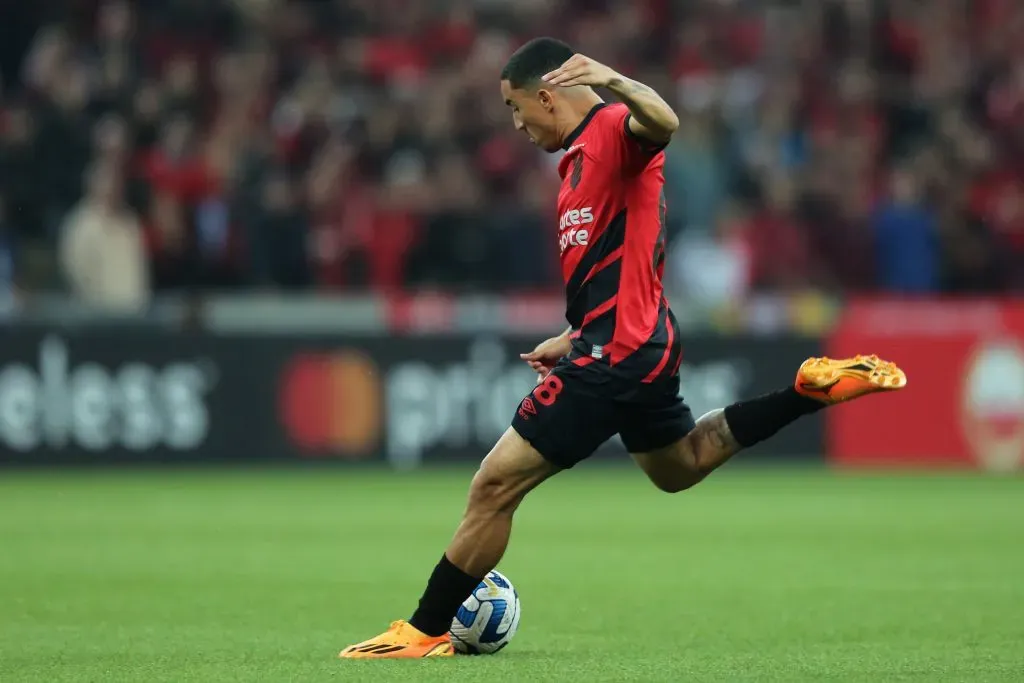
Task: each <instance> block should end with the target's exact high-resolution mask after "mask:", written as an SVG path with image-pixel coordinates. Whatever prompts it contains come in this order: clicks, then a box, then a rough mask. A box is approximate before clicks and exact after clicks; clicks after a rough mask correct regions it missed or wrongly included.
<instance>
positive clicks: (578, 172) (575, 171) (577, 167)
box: [569, 152, 583, 190]
mask: <svg viewBox="0 0 1024 683" xmlns="http://www.w3.org/2000/svg"><path fill="white" fill-rule="evenodd" d="M582 177H583V154H582V152H581V153H580V154H577V155H576V158H575V159H573V162H572V175H571V176H569V187H571V188H572V189H574V190H575V189H576V186H577V185H579V184H580V178H582Z"/></svg>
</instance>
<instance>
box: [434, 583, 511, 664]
mask: <svg viewBox="0 0 1024 683" xmlns="http://www.w3.org/2000/svg"><path fill="white" fill-rule="evenodd" d="M519 612H520V610H519V594H518V593H516V589H515V587H514V586H513V585H512V582H511V581H509V580H508V579H507V578H506V577H505V576H504V575H503V574H501V573H499V572H496V571H492V572H490V573H489V574H487V576H485V577H484V578H483V579H482V580H481V581H480V583H479V584H477V587H476V588H475V589H473V592H472V594H470V596H469V597H468V598H466V601H465V602H463V603H462V607H460V608H459V611H458V613H457V614H456V615H455V618H454V619H452V630H451V636H452V645H454V646H455V650H456V652H460V653H462V654H466V655H482V654H493V653H495V652H497V651H498V650H500V649H501V648H503V647H505V646H506V645H508V643H509V641H510V640H512V636H514V635H515V634H516V629H518V628H519Z"/></svg>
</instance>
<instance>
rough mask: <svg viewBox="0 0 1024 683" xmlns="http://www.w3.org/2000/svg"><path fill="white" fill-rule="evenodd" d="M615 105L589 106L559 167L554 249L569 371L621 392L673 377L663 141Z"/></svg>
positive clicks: (675, 340) (676, 357)
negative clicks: (567, 328)
mask: <svg viewBox="0 0 1024 683" xmlns="http://www.w3.org/2000/svg"><path fill="white" fill-rule="evenodd" d="M629 118H630V114H629V110H628V109H627V108H626V106H625V105H623V104H604V103H602V104H598V105H597V106H595V107H594V108H593V109H592V110H591V111H590V112H589V113H588V114H587V116H586V118H585V119H584V120H583V121H582V123H580V125H579V126H578V127H577V128H576V130H575V131H573V133H572V134H571V135H570V136H569V137H568V139H567V140H566V141H565V144H564V147H565V149H566V150H567V151H566V153H565V155H564V156H563V157H562V160H561V161H560V163H559V166H558V173H559V175H560V176H561V178H562V186H561V189H560V191H559V193H558V214H559V225H558V233H559V240H558V241H559V248H560V250H561V263H562V277H563V279H564V281H565V295H566V319H567V320H568V321H569V324H570V325H571V326H572V329H573V331H572V334H571V336H572V339H573V349H572V353H571V355H570V356H569V361H570V362H571V366H570V367H569V368H567V369H569V370H570V371H572V372H579V373H580V374H581V375H585V376H586V377H587V378H588V380H590V381H591V383H593V384H596V385H601V386H602V387H603V389H605V390H609V391H611V392H612V393H614V394H616V395H620V396H627V395H629V394H632V393H634V392H636V391H642V389H643V387H644V386H645V385H651V384H659V383H660V382H661V380H668V379H671V378H673V377H675V376H676V375H677V374H678V371H679V363H680V361H681V359H682V349H681V346H680V343H679V327H678V324H677V322H676V320H675V317H674V316H673V315H672V311H671V310H670V308H669V305H668V301H667V300H666V298H665V293H664V288H663V286H662V276H663V274H664V268H665V266H664V261H665V210H666V206H665V192H664V185H665V178H664V175H663V173H662V169H663V167H664V164H665V155H664V152H663V146H657V145H653V143H650V142H649V141H646V140H643V139H641V138H639V137H637V136H636V135H634V134H633V132H632V131H631V130H630V129H629Z"/></svg>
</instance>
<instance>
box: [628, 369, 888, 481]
mask: <svg viewBox="0 0 1024 683" xmlns="http://www.w3.org/2000/svg"><path fill="white" fill-rule="evenodd" d="M906 383H907V378H906V375H904V373H903V371H902V370H900V369H899V368H897V367H896V366H895V365H894V364H893V363H890V362H887V361H883V360H880V359H879V358H878V357H877V356H857V357H855V358H848V359H841V360H832V359H829V358H811V359H808V360H807V361H805V362H804V363H803V365H801V366H800V369H799V371H798V372H797V377H796V381H795V382H794V385H793V386H791V387H786V388H785V389H782V390H780V391H776V392H772V393H770V394H766V395H764V396H760V397H758V398H755V399H752V400H749V401H741V402H739V403H735V404H733V405H730V406H728V407H726V408H723V409H719V410H713V411H711V412H709V413H707V414H706V415H703V416H702V417H701V418H700V419H699V420H697V422H696V424H694V425H693V428H692V429H690V430H689V431H688V432H687V433H686V435H685V436H683V437H681V438H679V439H675V440H670V437H671V436H672V430H673V429H675V430H677V431H682V430H683V429H685V425H686V423H687V421H688V420H689V419H692V418H690V417H689V410H688V409H686V408H685V405H684V404H682V403H681V401H680V402H679V403H678V405H677V404H675V403H673V402H668V403H667V404H666V406H665V407H663V408H661V409H659V410H656V411H651V412H649V413H648V414H647V415H645V417H644V421H641V422H636V421H634V423H633V424H631V425H630V427H629V428H628V429H626V430H624V432H623V441H624V442H625V443H626V447H627V448H628V449H629V450H630V453H631V454H632V456H633V459H634V460H636V462H637V464H638V465H640V467H641V468H642V469H643V470H644V472H645V473H646V474H647V476H648V477H649V478H650V479H651V481H652V482H653V483H654V485H655V486H657V487H658V488H660V489H661V490H663V491H668V492H673V493H674V492H677V491H683V490H685V489H688V488H690V487H691V486H693V485H695V484H697V483H699V482H700V481H702V480H703V479H704V478H705V477H706V476H708V475H709V474H710V473H711V472H713V471H715V470H716V469H717V468H718V467H720V466H721V465H722V464H723V463H725V462H726V461H727V460H729V458H731V457H732V456H733V455H735V454H736V453H738V452H740V451H741V450H743V449H744V448H749V447H751V446H753V445H755V444H757V443H760V442H761V441H764V440H766V439H768V438H770V437H772V436H773V435H775V434H776V433H777V432H778V431H779V430H780V429H782V428H783V427H785V426H786V425H788V424H790V423H792V422H794V421H795V420H797V419H799V418H800V417H802V416H804V415H809V414H811V413H814V412H817V411H818V410H820V409H822V408H824V407H826V406H829V405H834V404H836V403H841V402H843V401H848V400H852V399H855V398H859V397H861V396H866V395H868V394H872V393H878V392H882V391H895V390H898V389H902V388H903V387H904V386H906ZM678 406H682V408H679V407H678ZM683 409H685V413H684V412H682V411H683Z"/></svg>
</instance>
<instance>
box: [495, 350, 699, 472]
mask: <svg viewBox="0 0 1024 683" xmlns="http://www.w3.org/2000/svg"><path fill="white" fill-rule="evenodd" d="M644 388H645V389H646V391H644V392H641V393H640V395H635V396H631V397H630V398H628V399H624V398H618V397H610V396H609V394H604V395H602V392H601V390H600V388H599V387H597V386H595V385H593V384H591V383H589V382H588V381H587V380H586V379H584V378H582V377H580V376H578V375H576V374H573V373H563V372H560V367H556V368H555V369H554V370H553V371H552V372H551V373H550V374H549V375H548V377H547V378H546V379H545V380H544V382H543V383H541V384H538V385H537V388H536V389H534V390H533V392H531V393H530V394H529V395H528V396H526V398H524V399H523V400H522V401H521V402H520V404H519V408H518V409H517V410H516V414H515V416H514V417H513V418H512V428H513V429H515V430H516V432H518V433H519V435H520V436H522V437H523V438H524V439H526V440H527V441H529V442H530V445H532V446H533V447H534V448H536V449H537V451H538V452H539V453H540V454H541V455H542V456H544V459H545V460H547V461H548V462H550V463H552V464H554V465H556V466H558V467H561V468H563V469H567V468H570V467H573V466H574V465H576V464H577V463H579V462H581V461H583V460H586V459H587V458H589V457H590V456H591V455H592V454H593V453H594V451H596V450H597V449H598V447H600V446H601V444H603V443H604V442H605V441H607V440H608V439H610V438H611V437H613V436H615V435H616V434H618V435H620V436H621V437H622V442H623V444H624V445H625V447H626V450H627V451H629V452H630V453H644V452H647V451H651V450H654V449H657V448H662V447H664V446H668V445H670V444H672V443H675V442H676V441H678V440H679V439H681V438H683V437H684V436H686V435H687V434H689V433H690V431H692V430H693V428H694V426H695V423H694V419H693V413H692V412H691V411H690V408H689V406H687V405H686V403H685V402H684V401H683V399H682V398H680V396H679V376H678V375H676V376H675V377H673V378H671V379H669V380H666V381H662V382H659V384H658V385H648V386H645V387H644Z"/></svg>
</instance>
